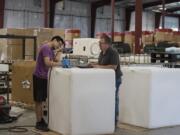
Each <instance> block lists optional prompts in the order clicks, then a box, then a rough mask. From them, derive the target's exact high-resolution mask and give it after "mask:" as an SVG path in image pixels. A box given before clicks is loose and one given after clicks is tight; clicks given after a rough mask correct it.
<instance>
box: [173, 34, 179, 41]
mask: <svg viewBox="0 0 180 135" xmlns="http://www.w3.org/2000/svg"><path fill="white" fill-rule="evenodd" d="M173 41H174V42H180V31H174V32H173Z"/></svg>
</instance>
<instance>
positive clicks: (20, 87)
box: [11, 61, 36, 104]
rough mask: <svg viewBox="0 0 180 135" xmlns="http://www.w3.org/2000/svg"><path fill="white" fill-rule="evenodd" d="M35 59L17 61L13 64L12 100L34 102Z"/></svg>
mask: <svg viewBox="0 0 180 135" xmlns="http://www.w3.org/2000/svg"><path fill="white" fill-rule="evenodd" d="M35 64H36V62H35V61H16V62H15V63H14V64H13V65H12V95H11V96H12V101H16V102H22V103H26V104H33V103H34V102H33V80H32V77H33V76H32V74H33V72H34V69H35Z"/></svg>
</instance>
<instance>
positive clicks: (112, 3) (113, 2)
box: [111, 0, 115, 42]
mask: <svg viewBox="0 0 180 135" xmlns="http://www.w3.org/2000/svg"><path fill="white" fill-rule="evenodd" d="M114 12H115V0H111V38H112V42H114Z"/></svg>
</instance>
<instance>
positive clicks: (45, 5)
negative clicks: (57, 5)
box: [44, 0, 49, 28]
mask: <svg viewBox="0 0 180 135" xmlns="http://www.w3.org/2000/svg"><path fill="white" fill-rule="evenodd" d="M48 11H49V0H45V1H44V27H45V28H47V27H49V15H48Z"/></svg>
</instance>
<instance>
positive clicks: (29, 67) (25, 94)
mask: <svg viewBox="0 0 180 135" xmlns="http://www.w3.org/2000/svg"><path fill="white" fill-rule="evenodd" d="M0 35H21V36H24V35H25V36H36V37H37V47H39V46H40V45H42V44H43V43H45V42H46V41H48V40H50V39H51V38H52V37H53V36H55V35H59V36H61V37H62V38H64V30H61V29H50V28H29V29H0ZM33 44H34V41H33V40H31V39H26V41H25V54H26V60H27V59H28V60H29V61H19V60H22V39H0V54H1V56H3V57H4V60H7V59H10V60H15V62H14V63H13V65H12V77H11V78H12V100H13V101H16V102H22V103H26V104H33V83H32V74H33V72H34V68H35V61H32V59H33V55H34V49H33ZM37 49H38V48H37ZM30 60H31V61H30Z"/></svg>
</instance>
